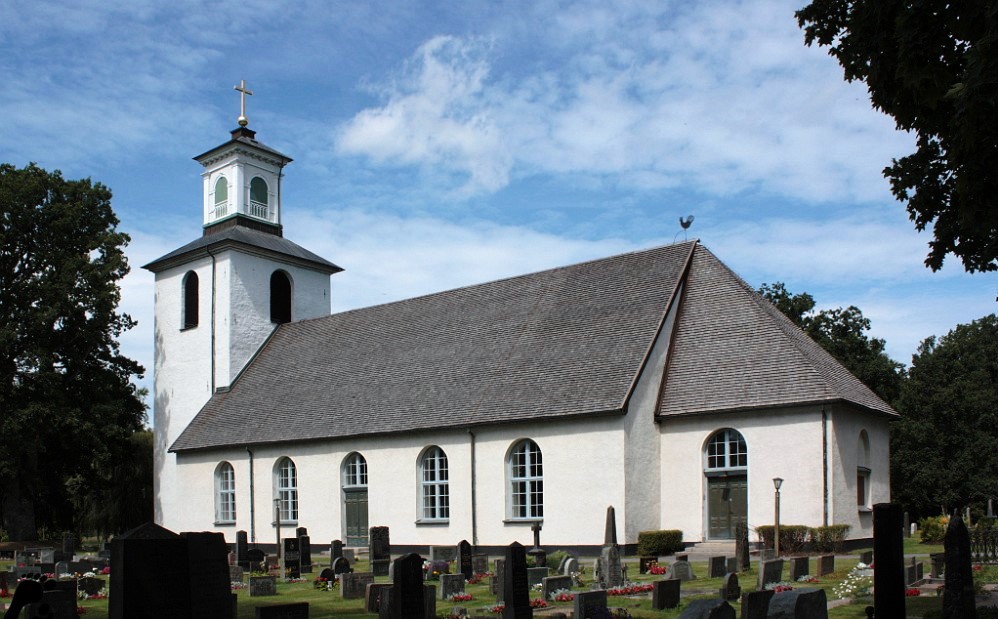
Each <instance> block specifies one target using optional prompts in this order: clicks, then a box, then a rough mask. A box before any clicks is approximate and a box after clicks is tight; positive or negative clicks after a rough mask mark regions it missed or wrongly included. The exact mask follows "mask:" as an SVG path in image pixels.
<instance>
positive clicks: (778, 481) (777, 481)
mask: <svg viewBox="0 0 998 619" xmlns="http://www.w3.org/2000/svg"><path fill="white" fill-rule="evenodd" d="M782 485H783V478H782V477H774V478H773V487H775V488H776V518H775V520H776V526H774V527H773V550H774V552H775V554H776V557H774V558H778V557H779V556H780V486H782Z"/></svg>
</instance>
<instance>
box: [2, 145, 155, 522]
mask: <svg viewBox="0 0 998 619" xmlns="http://www.w3.org/2000/svg"><path fill="white" fill-rule="evenodd" d="M117 225H118V220H117V218H116V217H115V215H114V212H113V211H112V210H111V192H110V191H109V190H108V189H107V188H106V187H104V186H103V185H101V184H100V183H92V182H91V181H90V180H89V179H85V180H75V181H74V180H66V179H64V178H63V177H62V175H61V173H59V172H58V171H56V172H51V173H50V172H47V171H45V170H43V169H41V168H39V167H37V166H35V165H29V166H27V167H25V168H22V169H18V168H15V167H14V166H11V165H9V164H2V165H0V411H2V412H0V415H2V422H3V426H2V431H0V516H2V523H3V527H4V528H5V529H6V530H7V532H8V534H9V535H10V536H11V538H13V539H21V540H32V539H36V538H37V528H38V526H39V525H48V526H56V527H62V528H72V527H73V524H74V523H73V521H72V520H73V508H72V500H71V498H72V497H70V496H69V491H68V490H67V483H68V482H69V481H70V480H71V479H74V478H75V479H78V480H81V483H78V484H77V485H76V488H77V490H78V491H79V492H86V491H87V490H88V485H89V483H90V480H94V481H95V482H96V481H97V480H99V479H100V477H101V474H100V471H101V470H102V469H104V468H105V467H107V466H109V464H110V463H111V462H113V461H115V459H116V458H117V457H119V456H121V455H122V454H126V453H127V451H128V447H129V442H128V441H129V437H130V436H131V435H132V434H133V433H134V432H135V431H137V430H139V429H141V425H142V422H143V421H144V418H145V406H144V405H143V403H142V401H141V399H140V398H139V397H137V394H136V390H135V387H134V386H133V385H132V383H131V382H130V381H131V378H132V377H133V376H135V375H141V373H142V372H143V369H142V367H141V366H139V364H137V363H136V362H134V361H132V360H130V359H128V358H126V357H124V356H123V355H121V354H120V352H119V347H118V342H117V338H118V336H120V335H121V334H122V333H123V332H124V331H125V330H126V329H129V328H131V327H132V326H133V325H134V321H133V320H132V319H131V318H130V317H129V316H127V315H125V314H122V313H119V312H118V311H117V305H118V301H119V297H120V293H119V288H118V282H119V280H121V278H122V277H124V276H125V274H126V273H127V272H128V264H127V261H126V259H125V255H124V251H123V249H124V246H125V244H126V243H127V241H128V237H127V235H125V234H123V233H121V232H119V231H118V230H117Z"/></svg>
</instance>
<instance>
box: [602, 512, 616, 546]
mask: <svg viewBox="0 0 998 619" xmlns="http://www.w3.org/2000/svg"><path fill="white" fill-rule="evenodd" d="M603 545H604V546H611V545H612V546H616V545H617V513H616V512H615V511H614V509H613V505H611V506H609V507H607V508H606V526H605V528H604V530H603Z"/></svg>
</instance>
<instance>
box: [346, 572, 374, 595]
mask: <svg viewBox="0 0 998 619" xmlns="http://www.w3.org/2000/svg"><path fill="white" fill-rule="evenodd" d="M337 578H339V581H340V597H341V598H343V599H344V600H359V599H361V598H363V597H364V594H365V593H367V585H369V584H371V583H372V582H374V573H373V572H347V573H345V574H340V575H339V576H338V577H337Z"/></svg>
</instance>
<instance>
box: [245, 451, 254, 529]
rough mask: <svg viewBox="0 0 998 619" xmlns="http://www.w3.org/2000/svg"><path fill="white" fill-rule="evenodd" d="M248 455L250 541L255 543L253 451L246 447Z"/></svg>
mask: <svg viewBox="0 0 998 619" xmlns="http://www.w3.org/2000/svg"><path fill="white" fill-rule="evenodd" d="M246 454H247V455H249V478H250V542H252V543H253V544H254V545H256V493H255V492H253V452H252V451H250V448H249V447H247V448H246Z"/></svg>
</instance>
